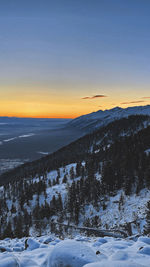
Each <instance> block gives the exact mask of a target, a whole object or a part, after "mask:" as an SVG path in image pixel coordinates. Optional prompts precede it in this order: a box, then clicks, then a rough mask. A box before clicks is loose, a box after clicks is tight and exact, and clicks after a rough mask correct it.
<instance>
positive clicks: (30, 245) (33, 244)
mask: <svg viewBox="0 0 150 267" xmlns="http://www.w3.org/2000/svg"><path fill="white" fill-rule="evenodd" d="M39 247H40V243H39V242H37V241H36V240H35V239H32V238H29V239H28V240H27V249H28V250H33V249H36V248H39Z"/></svg>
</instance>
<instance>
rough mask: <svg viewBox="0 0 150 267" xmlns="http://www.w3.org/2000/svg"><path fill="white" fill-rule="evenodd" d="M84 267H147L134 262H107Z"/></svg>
mask: <svg viewBox="0 0 150 267" xmlns="http://www.w3.org/2000/svg"><path fill="white" fill-rule="evenodd" d="M84 267H145V266H144V265H140V264H138V263H133V262H122V261H106V262H104V261H103V262H99V263H91V264H86V265H84Z"/></svg>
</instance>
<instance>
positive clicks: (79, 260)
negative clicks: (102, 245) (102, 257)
mask: <svg viewBox="0 0 150 267" xmlns="http://www.w3.org/2000/svg"><path fill="white" fill-rule="evenodd" d="M96 261H98V257H97V256H96V254H95V253H94V251H92V249H91V248H89V247H87V246H86V245H84V244H82V243H80V242H77V241H73V240H65V241H62V242H60V243H58V244H57V245H56V246H55V247H54V249H53V250H52V253H51V254H50V257H49V260H48V267H60V266H61V267H67V266H68V267H82V266H83V265H85V264H87V263H91V262H96Z"/></svg>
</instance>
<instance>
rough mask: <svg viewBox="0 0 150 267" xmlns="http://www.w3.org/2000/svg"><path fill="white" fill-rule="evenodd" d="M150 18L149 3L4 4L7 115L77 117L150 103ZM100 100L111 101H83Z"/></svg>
mask: <svg viewBox="0 0 150 267" xmlns="http://www.w3.org/2000/svg"><path fill="white" fill-rule="evenodd" d="M149 14H150V1H147V0H118V1H116V0H103V1H101V0H99V1H97V0H93V1H92V0H91V1H89V0H80V1H73V0H70V1H65V0H63V1H62V0H61V1H57V0H56V1H46V0H45V1H44V0H43V1H42V0H40V1H38V0H36V1H33V0H30V1H29V0H27V1H24V0H22V1H16V0H13V1H8V0H5V1H4V0H2V1H1V2H0V59H1V60H0V99H1V109H0V112H1V114H3V115H4V114H8V115H9V114H10V115H11V114H12V115H13V114H14V115H19V116H42V117H43V116H48V117H76V116H78V115H81V114H85V113H88V112H92V111H95V110H98V109H100V108H102V109H105V108H111V107H113V106H117V105H118V106H124V104H121V103H124V102H126V103H128V104H126V105H125V106H124V107H126V106H128V105H129V106H130V105H131V104H132V105H133V103H131V104H130V102H133V101H135V102H136V101H137V103H141V104H143V105H144V104H149V100H150V99H149V98H148V97H150V94H149V92H150V88H149V85H150V75H149V73H150V64H149V58H150V30H149V29H150V16H149ZM94 95H105V96H107V97H104V98H103V97H99V98H95V99H94V98H93V99H83V98H84V97H86V96H88V97H91V96H94ZM143 97H147V98H145V99H143ZM138 101H145V102H138ZM135 104H136V103H135ZM14 107H15V108H14ZM75 110H76V112H75Z"/></svg>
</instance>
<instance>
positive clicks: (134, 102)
mask: <svg viewBox="0 0 150 267" xmlns="http://www.w3.org/2000/svg"><path fill="white" fill-rule="evenodd" d="M143 102H145V101H144V100H138V101H131V102H122V103H120V104H122V105H126V104H137V103H143Z"/></svg>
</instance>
